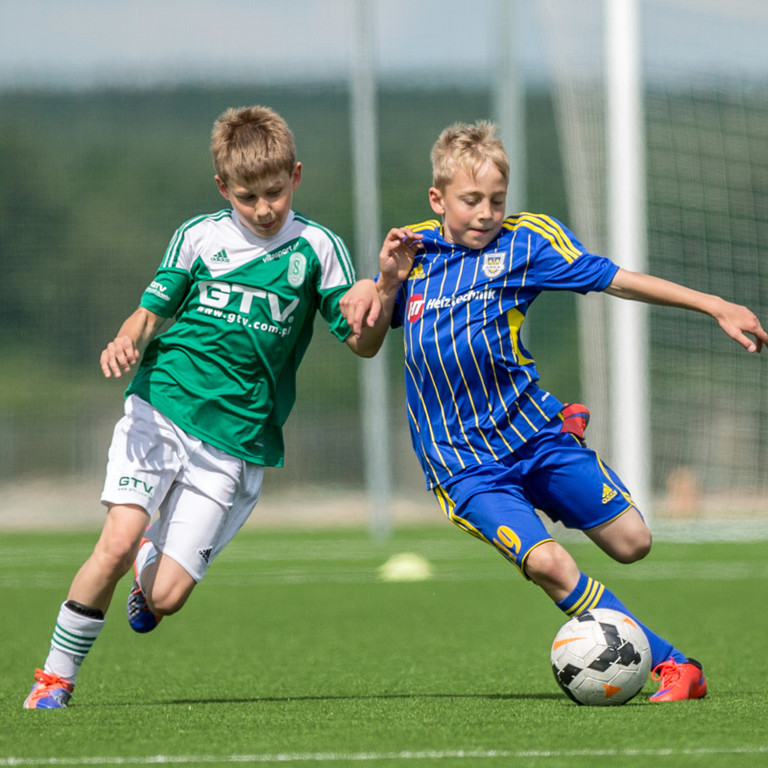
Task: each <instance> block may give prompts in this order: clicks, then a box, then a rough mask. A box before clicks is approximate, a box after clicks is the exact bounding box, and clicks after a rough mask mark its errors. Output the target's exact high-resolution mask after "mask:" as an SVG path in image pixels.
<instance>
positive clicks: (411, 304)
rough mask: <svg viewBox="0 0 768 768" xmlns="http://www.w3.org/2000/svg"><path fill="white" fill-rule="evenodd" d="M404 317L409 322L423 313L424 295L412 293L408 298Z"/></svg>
mask: <svg viewBox="0 0 768 768" xmlns="http://www.w3.org/2000/svg"><path fill="white" fill-rule="evenodd" d="M405 314H406V317H407V318H408V320H409V322H411V323H415V322H416V321H417V320H418V319H419V318H420V317H421V316H422V314H424V296H423V295H422V294H420V293H414V294H413V296H411V298H410V299H408V306H407V307H406V313H405Z"/></svg>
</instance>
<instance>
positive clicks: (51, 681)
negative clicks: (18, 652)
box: [35, 669, 74, 691]
mask: <svg viewBox="0 0 768 768" xmlns="http://www.w3.org/2000/svg"><path fill="white" fill-rule="evenodd" d="M35 682H36V683H40V684H41V685H42V686H43V687H44V688H45V689H48V688H64V690H67V691H71V690H72V689H73V688H74V686H73V685H72V683H70V682H68V681H67V680H65V679H64V678H63V677H59V676H58V675H54V674H52V673H49V672H45V671H44V670H42V669H36V670H35Z"/></svg>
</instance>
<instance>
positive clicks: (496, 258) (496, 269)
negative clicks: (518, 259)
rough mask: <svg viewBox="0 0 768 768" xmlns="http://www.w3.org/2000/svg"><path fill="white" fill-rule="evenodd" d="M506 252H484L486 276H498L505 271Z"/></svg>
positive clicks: (484, 272)
mask: <svg viewBox="0 0 768 768" xmlns="http://www.w3.org/2000/svg"><path fill="white" fill-rule="evenodd" d="M505 262H506V254H505V253H504V251H494V252H493V253H484V254H483V274H484V275H485V276H486V277H489V278H493V277H498V276H499V275H500V274H501V273H502V272H503V271H504V264H505Z"/></svg>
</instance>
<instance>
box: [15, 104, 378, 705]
mask: <svg viewBox="0 0 768 768" xmlns="http://www.w3.org/2000/svg"><path fill="white" fill-rule="evenodd" d="M211 152H212V155H213V160H214V166H215V169H216V175H215V180H216V184H217V186H218V189H219V192H220V193H221V195H222V196H223V197H224V198H225V200H227V202H228V203H229V205H228V206H227V207H226V208H224V209H223V210H221V211H218V212H216V213H213V214H209V215H204V216H198V217H196V218H193V219H190V220H189V221H187V222H185V223H184V224H182V226H181V227H179V229H178V230H177V231H176V233H175V235H174V236H173V238H172V240H171V243H170V245H169V246H168V248H167V250H166V252H165V256H164V258H163V260H162V262H161V264H160V267H159V268H158V270H157V272H156V273H155V276H154V279H153V280H152V282H151V283H150V284H149V286H148V287H147V288H146V290H145V291H144V294H143V296H142V297H141V303H140V306H139V308H138V309H136V311H135V312H133V313H132V314H131V315H130V316H129V317H128V319H127V320H126V321H125V322H124V323H123V325H122V326H121V328H120V330H119V331H118V333H117V336H116V337H115V338H114V339H113V340H112V341H111V342H110V343H109V344H108V345H107V347H106V348H105V349H104V351H103V352H102V355H101V368H102V371H103V374H104V376H105V377H106V378H112V377H117V378H119V377H121V376H122V375H124V374H126V373H128V372H129V371H131V370H132V369H133V368H134V366H137V365H138V368H137V370H136V375H135V376H134V378H133V380H132V381H131V383H130V385H129V387H128V390H127V392H126V399H125V415H124V417H123V418H122V419H121V420H120V421H119V422H118V424H117V426H116V427H115V432H114V436H113V439H112V444H111V446H110V450H109V460H108V464H107V473H106V480H105V483H104V490H103V492H102V496H101V500H102V503H103V504H104V505H105V506H106V507H107V514H106V518H105V522H104V527H103V531H102V534H101V537H100V538H99V540H98V541H97V543H96V546H95V547H94V550H93V553H92V554H91V556H90V557H89V558H88V559H87V560H86V562H85V563H84V564H83V565H82V567H81V568H80V570H79V571H78V572H77V574H76V575H75V577H74V580H73V582H72V585H71V586H70V589H69V594H68V595H67V599H66V601H65V602H64V603H63V604H62V605H61V607H60V609H59V613H58V617H57V620H56V625H55V628H54V631H53V636H52V639H51V645H50V651H49V653H48V656H47V658H46V661H45V665H44V667H43V668H42V669H38V670H36V672H35V682H34V684H33V685H32V690H31V691H30V693H29V696H27V698H26V700H25V701H24V707H25V708H27V709H60V708H62V707H66V706H67V705H68V703H69V700H70V697H71V694H72V690H73V688H74V685H75V678H76V677H77V673H78V671H79V669H80V665H81V664H82V662H83V661H84V659H85V657H86V656H87V654H88V652H89V651H90V649H91V647H92V645H93V644H94V642H95V641H96V639H97V637H98V636H99V633H100V632H101V630H102V628H103V626H104V621H105V614H106V612H107V608H108V607H109V604H110V602H111V600H112V595H113V592H114V590H115V586H116V585H117V582H118V581H119V580H120V578H121V577H122V576H123V575H124V574H125V573H126V572H127V571H128V570H129V569H130V568H131V565H133V570H134V581H133V587H132V589H131V592H130V595H129V597H128V602H127V614H128V622H129V624H130V626H131V628H132V629H134V630H135V631H136V632H148V631H150V630H152V629H154V628H155V627H156V626H157V624H158V622H159V621H160V619H161V618H162V616H164V615H168V614H172V613H175V612H176V611H178V610H180V609H181V607H182V606H183V605H184V604H185V602H186V600H187V599H188V597H189V595H190V594H191V592H192V590H193V589H194V587H195V585H196V584H197V583H198V582H199V581H200V580H201V579H202V578H203V576H204V575H205V573H206V572H207V570H208V567H209V565H210V564H211V562H212V561H213V559H214V558H215V557H216V556H217V555H218V554H219V553H220V552H221V550H222V549H223V548H224V547H225V546H226V545H227V544H228V542H229V541H230V540H231V539H232V537H233V536H234V535H235V534H236V533H237V531H238V530H239V528H240V527H241V526H242V525H243V523H244V522H245V520H246V519H247V518H248V516H249V515H250V513H251V510H252V509H253V507H254V505H255V504H256V502H257V501H258V498H259V495H260V493H261V486H262V478H263V475H264V467H265V466H267V467H269V466H281V465H282V462H283V435H282V427H283V424H284V422H285V420H286V418H287V417H288V414H289V412H290V410H291V408H292V406H293V403H294V400H295V396H296V382H295V378H296V369H297V368H298V366H299V363H300V362H301V359H302V356H303V355H304V352H305V351H306V348H307V345H308V344H309V342H310V338H311V336H312V330H313V325H314V319H315V315H316V313H317V312H319V313H320V314H321V315H322V316H323V318H324V319H325V321H326V322H327V323H328V326H329V328H330V331H331V333H333V334H334V336H336V337H337V338H338V339H339V341H343V342H346V344H347V346H348V347H349V348H350V349H351V350H352V351H353V352H355V353H356V354H360V355H364V354H366V351H365V349H366V342H365V335H363V337H357V336H353V335H352V334H351V333H350V329H349V326H348V325H347V323H346V321H345V319H344V317H343V316H342V314H341V311H340V309H339V299H340V297H341V296H342V295H343V294H344V293H345V292H346V291H347V289H349V287H350V286H351V285H352V283H353V281H354V280H355V274H354V269H353V267H352V262H351V260H350V257H349V253H348V252H347V249H346V246H345V245H344V243H343V242H342V241H341V239H340V238H339V237H338V236H337V235H335V234H334V233H333V232H330V231H329V230H327V229H326V228H325V227H322V226H320V225H319V224H317V223H315V222H313V221H310V220H308V219H306V218H305V217H303V216H301V215H300V214H298V213H297V212H295V211H294V210H293V208H292V203H293V193H294V191H295V190H296V188H297V187H298V186H299V182H300V180H301V171H302V167H301V163H299V162H297V161H296V149H295V146H294V140H293V135H292V133H291V131H290V129H289V128H288V126H287V125H286V123H285V121H284V120H283V119H282V118H281V117H280V116H279V115H278V114H276V113H275V112H273V111H272V110H270V109H268V108H266V107H258V106H257V107H244V108H240V109H230V110H227V111H226V112H225V113H223V114H222V115H221V116H220V117H219V118H218V119H217V120H216V122H215V124H214V130H213V135H212V141H211ZM363 288H365V286H363ZM369 288H370V287H369ZM373 293H375V288H374V289H373ZM171 319H173V321H174V322H173V323H172V324H170V328H168V330H166V331H165V332H164V333H162V334H161V333H160V331H161V329H163V328H164V326H165V325H166V324H168V321H169V320H171ZM156 513H157V514H156ZM153 518H154V519H153ZM150 521H152V525H151V527H149V529H147V525H148V523H150Z"/></svg>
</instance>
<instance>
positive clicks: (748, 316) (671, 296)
mask: <svg viewBox="0 0 768 768" xmlns="http://www.w3.org/2000/svg"><path fill="white" fill-rule="evenodd" d="M605 293H608V294H610V295H611V296H618V297H619V298H621V299H634V300H635V301H644V302H646V303H647V304H661V305H664V306H668V307H681V308H682V309H693V310H696V311H697V312H703V313H704V314H707V315H710V316H711V317H714V318H715V320H717V322H718V323H719V325H720V327H721V328H722V329H723V331H725V333H727V334H728V335H729V336H730V337H731V338H732V339H734V340H735V341H737V342H738V343H739V344H741V346H742V347H744V349H746V350H747V352H760V350H761V349H762V348H763V344H768V333H766V332H765V331H764V330H763V327H762V326H761V325H760V321H759V320H758V319H757V316H756V315H755V313H754V312H752V310H750V309H748V308H747V307H743V306H741V305H740V304H733V303H732V302H730V301H726V300H725V299H723V298H721V297H720V296H715V295H714V294H710V293H702V292H701V291H695V290H693V289H692V288H686V287H685V286H683V285H678V284H677V283H673V282H671V281H670V280H663V279H662V278H660V277H653V276H652V275H646V274H643V273H642V272H629V271H628V270H626V269H619V271H618V272H617V273H616V275H615V277H614V278H613V281H612V282H611V284H610V285H609V286H608V287H607V288H606V289H605ZM747 334H749V335H747ZM750 336H753V337H754V341H753V340H752V339H751V338H749V337H750Z"/></svg>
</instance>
